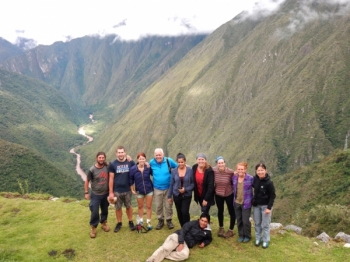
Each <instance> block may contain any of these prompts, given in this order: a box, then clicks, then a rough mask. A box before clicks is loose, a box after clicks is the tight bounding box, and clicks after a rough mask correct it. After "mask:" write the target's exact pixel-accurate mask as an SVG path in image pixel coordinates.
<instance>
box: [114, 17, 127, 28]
mask: <svg viewBox="0 0 350 262" xmlns="http://www.w3.org/2000/svg"><path fill="white" fill-rule="evenodd" d="M126 20H127V19H124V20H123V21H121V22H119V23H118V24H116V25H114V26H113V28H118V27H121V26H126Z"/></svg>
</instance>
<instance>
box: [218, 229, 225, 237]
mask: <svg viewBox="0 0 350 262" xmlns="http://www.w3.org/2000/svg"><path fill="white" fill-rule="evenodd" d="M224 234H225V230H224V228H223V227H220V229H219V232H218V237H224Z"/></svg>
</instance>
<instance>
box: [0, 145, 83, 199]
mask: <svg viewBox="0 0 350 262" xmlns="http://www.w3.org/2000/svg"><path fill="white" fill-rule="evenodd" d="M0 152H1V153H0V170H1V173H0V178H1V181H2V182H1V184H0V191H8V192H19V193H20V194H21V195H24V194H28V193H49V194H51V195H54V196H74V197H76V198H78V197H81V192H82V190H83V182H82V180H81V178H80V177H79V176H77V175H75V174H74V173H73V172H71V173H65V172H62V170H61V169H59V168H57V167H56V166H54V165H53V164H52V163H50V162H47V161H46V160H45V159H43V158H42V157H41V156H39V155H38V154H36V153H34V152H33V151H31V150H29V149H27V148H25V147H23V146H20V145H17V144H14V143H9V142H5V141H3V140H1V139H0ZM72 173H73V174H72Z"/></svg>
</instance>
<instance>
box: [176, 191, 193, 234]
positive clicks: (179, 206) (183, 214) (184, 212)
mask: <svg viewBox="0 0 350 262" xmlns="http://www.w3.org/2000/svg"><path fill="white" fill-rule="evenodd" d="M173 199H174V203H175V207H176V212H177V217H178V218H179V222H180V225H181V227H182V226H183V225H184V224H185V223H186V222H188V221H190V204H191V200H192V196H187V197H184V196H173Z"/></svg>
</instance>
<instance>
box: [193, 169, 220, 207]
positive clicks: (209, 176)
mask: <svg viewBox="0 0 350 262" xmlns="http://www.w3.org/2000/svg"><path fill="white" fill-rule="evenodd" d="M197 168H198V164H195V165H194V166H193V167H192V170H193V178H194V190H193V191H194V201H195V202H196V203H197V204H198V202H200V201H201V200H202V199H204V200H205V201H207V202H208V204H209V205H210V206H213V205H215V200H214V193H215V191H214V171H213V169H212V168H211V167H209V168H208V169H206V170H205V172H204V178H203V192H202V198H200V197H199V195H198V189H197V182H196V170H197ZM200 204H201V203H200Z"/></svg>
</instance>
